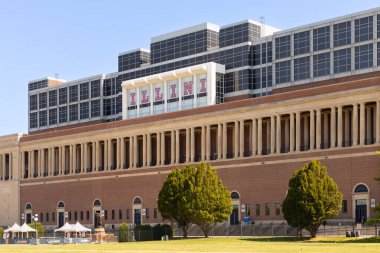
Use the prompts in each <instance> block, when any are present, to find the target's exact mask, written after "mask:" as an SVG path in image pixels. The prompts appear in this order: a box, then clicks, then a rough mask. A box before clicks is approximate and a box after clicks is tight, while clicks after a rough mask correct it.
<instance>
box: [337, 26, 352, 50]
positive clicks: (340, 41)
mask: <svg viewBox="0 0 380 253" xmlns="http://www.w3.org/2000/svg"><path fill="white" fill-rule="evenodd" d="M348 44H351V22H350V21H347V22H343V23H340V24H335V25H334V47H339V46H344V45H348Z"/></svg>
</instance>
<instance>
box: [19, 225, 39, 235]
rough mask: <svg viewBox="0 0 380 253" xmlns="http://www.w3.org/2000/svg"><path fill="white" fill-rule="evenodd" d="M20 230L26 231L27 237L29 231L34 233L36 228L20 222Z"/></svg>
mask: <svg viewBox="0 0 380 253" xmlns="http://www.w3.org/2000/svg"><path fill="white" fill-rule="evenodd" d="M20 232H21V233H26V235H27V237H28V234H29V232H33V233H36V230H35V229H33V228H31V227H29V225H28V224H26V223H24V224H22V226H21V227H20ZM22 237H24V234H22Z"/></svg>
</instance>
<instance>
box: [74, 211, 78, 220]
mask: <svg viewBox="0 0 380 253" xmlns="http://www.w3.org/2000/svg"><path fill="white" fill-rule="evenodd" d="M74 220H76V221H77V220H78V212H77V211H75V212H74Z"/></svg>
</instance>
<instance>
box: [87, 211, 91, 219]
mask: <svg viewBox="0 0 380 253" xmlns="http://www.w3.org/2000/svg"><path fill="white" fill-rule="evenodd" d="M86 220H90V211H87V212H86Z"/></svg>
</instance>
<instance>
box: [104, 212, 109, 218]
mask: <svg viewBox="0 0 380 253" xmlns="http://www.w3.org/2000/svg"><path fill="white" fill-rule="evenodd" d="M104 219H105V220H108V212H107V210H104Z"/></svg>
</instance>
